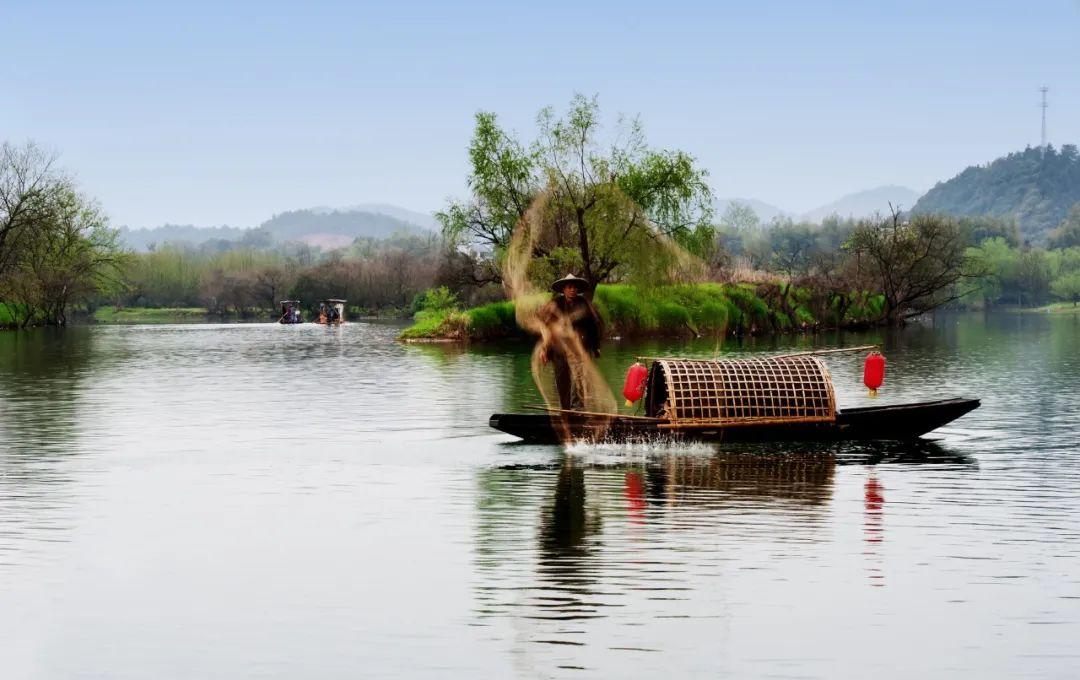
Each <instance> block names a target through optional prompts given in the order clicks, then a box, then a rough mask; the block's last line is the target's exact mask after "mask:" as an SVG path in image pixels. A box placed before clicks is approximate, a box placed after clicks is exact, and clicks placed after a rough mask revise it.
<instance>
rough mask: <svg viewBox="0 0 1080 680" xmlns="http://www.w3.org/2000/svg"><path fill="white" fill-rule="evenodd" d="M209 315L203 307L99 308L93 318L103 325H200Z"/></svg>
mask: <svg viewBox="0 0 1080 680" xmlns="http://www.w3.org/2000/svg"><path fill="white" fill-rule="evenodd" d="M209 315H210V312H209V310H208V309H206V308H205V307H153V308H148V307H122V308H117V307H101V308H99V309H97V310H96V311H95V312H94V314H93V318H94V321H96V322H97V323H104V324H156V323H201V322H205V321H206V319H207V317H208V316H209Z"/></svg>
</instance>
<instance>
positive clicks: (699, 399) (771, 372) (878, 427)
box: [488, 355, 979, 443]
mask: <svg viewBox="0 0 1080 680" xmlns="http://www.w3.org/2000/svg"><path fill="white" fill-rule="evenodd" d="M645 395H646V396H645V415H644V416H628V415H615V414H602V413H588V412H578V411H559V410H556V409H552V410H551V412H549V413H536V414H524V413H496V414H494V415H492V416H491V419H490V420H489V423H488V424H489V425H490V426H491V427H493V428H495V429H497V430H500V431H502V432H506V433H508V434H512V435H514V436H516V437H520V438H522V439H524V440H526V441H529V442H535V443H558V442H561V441H568V440H575V439H585V440H594V441H597V440H607V441H626V440H648V439H654V438H661V437H667V438H673V439H693V440H699V441H717V442H719V441H841V440H874V439H881V440H904V439H914V438H916V437H920V436H921V435H924V434H926V433H927V432H931V431H933V430H935V429H937V428H939V427H941V426H942V425H945V424H947V423H950V422H952V421H954V420H956V419H957V418H959V417H961V416H962V415H964V414H965V413H968V412H969V411H971V410H973V409H975V408H978V406H979V400H978V399H942V400H936V401H926V402H918V403H912V404H899V405H890V406H870V407H863V408H849V409H843V410H837V409H836V399H835V393H834V390H833V385H832V379H831V377H830V376H829V372H828V369H827V368H826V367H825V365H824V363H822V362H821V360H820V359H818V358H816V357H812V356H802V355H792V356H786V357H785V356H781V357H770V358H767V359H729V360H712V361H705V360H688V359H658V360H656V361H654V362H653V364H652V366H651V367H650V369H649V372H648V378H647V381H646V393H645Z"/></svg>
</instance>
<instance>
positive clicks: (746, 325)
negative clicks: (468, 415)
mask: <svg viewBox="0 0 1080 680" xmlns="http://www.w3.org/2000/svg"><path fill="white" fill-rule="evenodd" d="M814 295H815V292H814V291H811V290H809V289H800V290H797V291H794V292H793V293H792V294H791V297H790V300H791V302H792V303H793V304H794V305H795V306H794V307H793V308H792V310H791V312H790V314H789V313H788V312H787V311H784V310H780V309H774V308H771V307H770V306H769V304H768V303H767V302H766V301H765V300H764V299H762V298H761V297H760V296H759V295H758V294H757V293H756V292H755V287H754V286H753V285H748V284H741V285H730V284H729V285H724V284H718V283H702V284H681V285H673V286H662V287H659V288H652V289H640V288H638V287H636V286H633V285H628V284H605V285H602V286H599V287H598V288H597V289H596V294H595V296H594V298H593V303H594V304H595V305H596V308H597V311H599V313H600V315H601V317H603V319H604V322H605V325H606V326H607V331H608V334H609V335H614V336H634V335H653V336H657V335H660V336H663V335H675V336H678V335H684V336H685V335H688V334H696V335H724V334H744V333H758V332H763V331H766V330H770V329H771V330H797V329H799V328H803V327H811V328H812V327H816V326H817V325H818V322H817V320H816V319H815V317H814V316H813V314H812V313H811V312H810V310H809V306H808V305H809V304H810V302H811V301H812V299H813V296H814ZM856 297H858V299H859V301H860V304H858V305H854V306H853V307H852V309H853V310H854V313H855V314H863V315H867V314H870V313H871V312H872V313H876V314H880V311H881V296H871V295H867V294H862V295H861V296H856ZM868 310H869V311H868ZM851 318H852V319H856V317H851ZM522 334H523V331H521V330H520V329H519V328H518V327H517V325H516V320H515V317H514V305H513V303H512V302H497V303H492V304H488V305H483V306H480V307H476V308H473V309H470V310H468V311H466V312H464V313H458V312H456V311H454V310H425V311H421V312H419V313H418V314H417V315H416V320H415V323H414V325H413V326H411V327H410V328H409V329H408V330H407V331H405V332H404V333H402V335H401V337H402V338H403V339H422V338H427V339H431V338H459V339H465V338H468V339H472V340H490V339H494V338H501V337H513V336H518V335H522Z"/></svg>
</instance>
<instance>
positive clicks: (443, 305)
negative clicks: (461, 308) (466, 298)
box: [410, 286, 459, 315]
mask: <svg viewBox="0 0 1080 680" xmlns="http://www.w3.org/2000/svg"><path fill="white" fill-rule="evenodd" d="M458 304H459V301H458V297H457V295H455V294H454V293H453V292H452V291H451V290H450V289H449V288H447V287H446V286H439V287H438V288H429V289H427V290H425V291H424V292H423V293H417V295H416V296H415V297H414V298H413V301H412V305H411V306H410V310H411V311H412V313H413V314H414V315H415V314H416V313H417V312H420V311H425V310H439V309H456V308H457V306H458Z"/></svg>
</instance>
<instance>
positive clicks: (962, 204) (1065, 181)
mask: <svg viewBox="0 0 1080 680" xmlns="http://www.w3.org/2000/svg"><path fill="white" fill-rule="evenodd" d="M1076 203H1080V153H1078V152H1077V149H1076V147H1075V146H1074V145H1071V144H1066V145H1065V146H1063V147H1061V151H1060V152H1059V151H1056V150H1055V149H1054V148H1053V147H1047V148H1045V149H1043V148H1028V149H1025V150H1024V151H1021V152H1017V153H1011V154H1009V155H1008V156H1005V157H1003V158H999V159H997V160H995V161H993V162H991V163H989V164H988V165H983V166H972V167H969V168H967V169H966V170H964V171H963V172H961V173H960V174H959V175H957V176H956V177H953V178H952V179H950V180H948V181H946V182H940V183H938V184H937V185H936V186H934V187H933V188H932V189H930V191H928V192H927V193H926V195H924V196H923V197H922V198H920V199H919V201H918V203H916V204H915V207H914V209H913V212H915V213H943V214H949V215H971V216H979V215H989V216H993V217H998V218H1001V219H1003V220H1012V219H1014V218H1015V219H1017V221H1018V225H1019V228H1020V232H1021V234H1022V236H1023V238H1024V240H1029V241H1031V242H1032V243H1036V244H1042V243H1045V242H1046V240H1047V237H1048V235H1049V232H1050V231H1051V230H1052V229H1054V228H1055V227H1057V226H1058V225H1059V224H1060V223H1061V222H1062V220H1064V219H1065V217H1066V213H1067V212H1068V211H1069V208H1070V207H1072V206H1073V205H1075V204H1076Z"/></svg>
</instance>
